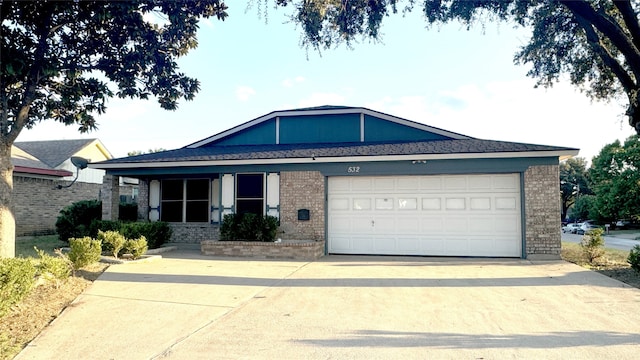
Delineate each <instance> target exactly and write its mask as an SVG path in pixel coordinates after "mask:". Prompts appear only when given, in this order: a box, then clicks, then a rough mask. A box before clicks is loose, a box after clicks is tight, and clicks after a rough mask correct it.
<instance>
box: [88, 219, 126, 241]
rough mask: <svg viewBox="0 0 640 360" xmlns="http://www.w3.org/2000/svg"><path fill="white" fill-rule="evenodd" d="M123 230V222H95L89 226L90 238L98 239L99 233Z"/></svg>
mask: <svg viewBox="0 0 640 360" xmlns="http://www.w3.org/2000/svg"><path fill="white" fill-rule="evenodd" d="M120 229H122V221H112V220H93V221H92V222H91V225H90V226H89V236H90V237H92V238H94V239H96V238H97V237H98V231H100V230H102V231H120Z"/></svg>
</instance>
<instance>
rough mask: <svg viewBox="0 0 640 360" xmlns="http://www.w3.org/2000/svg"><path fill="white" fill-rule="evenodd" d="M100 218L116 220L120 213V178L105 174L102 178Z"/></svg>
mask: <svg viewBox="0 0 640 360" xmlns="http://www.w3.org/2000/svg"><path fill="white" fill-rule="evenodd" d="M101 197H102V199H101V200H102V220H114V221H115V220H118V216H119V215H120V209H119V206H120V178H119V177H118V176H113V175H109V174H106V175H105V176H104V177H103V178H102V196H101Z"/></svg>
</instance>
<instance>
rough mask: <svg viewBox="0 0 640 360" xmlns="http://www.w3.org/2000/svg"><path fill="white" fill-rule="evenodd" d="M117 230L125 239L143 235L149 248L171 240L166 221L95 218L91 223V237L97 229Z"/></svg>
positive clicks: (96, 234) (154, 247)
mask: <svg viewBox="0 0 640 360" xmlns="http://www.w3.org/2000/svg"><path fill="white" fill-rule="evenodd" d="M100 230H102V231H118V232H119V233H121V234H122V235H124V237H125V238H127V239H137V238H139V237H140V236H144V237H145V238H146V239H147V245H148V246H149V248H150V249H156V248H159V247H160V246H162V245H164V244H165V243H167V242H169V241H170V240H171V234H172V230H171V227H170V226H169V224H168V223H166V222H162V221H155V222H122V221H109V220H96V221H94V222H92V223H91V231H90V235H89V236H91V237H94V238H95V237H97V236H98V231H100Z"/></svg>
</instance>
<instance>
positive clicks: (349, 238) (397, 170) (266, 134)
mask: <svg viewBox="0 0 640 360" xmlns="http://www.w3.org/2000/svg"><path fill="white" fill-rule="evenodd" d="M577 154H578V150H577V149H574V148H566V147H557V146H547V145H533V144H524V143H514V142H505V141H494V140H482V139H476V138H472V137H470V136H466V135H462V134H458V133H455V132H451V131H447V130H443V129H439V128H435V127H432V126H428V125H425V124H422V123H418V122H414V121H411V120H407V119H403V118H400V117H397V116H392V115H389V114H385V113H381V112H378V111H373V110H370V109H366V108H362V107H346V106H320V107H313V108H303V109H293V110H283V111H274V112H271V113H269V114H266V115H263V116H260V117H258V118H255V119H253V120H250V121H248V122H245V123H243V124H240V125H238V126H236V127H233V128H231V129H228V130H226V131H223V132H221V133H218V134H215V135H212V136H209V137H207V138H204V139H202V140H200V141H197V142H195V143H192V144H189V145H187V146H185V147H183V148H180V149H175V150H169V151H163V152H158V153H153V154H144V155H139V156H131V157H127V158H119V159H111V160H107V161H103V162H98V163H92V164H90V165H89V166H90V167H94V168H98V169H104V170H106V171H107V176H106V178H105V184H104V187H103V194H106V193H107V192H111V191H114V190H115V189H117V186H114V184H117V183H118V180H117V179H118V177H122V176H126V177H132V178H137V179H139V199H138V204H139V211H140V213H139V218H141V219H143V220H149V221H157V220H161V221H167V222H169V223H170V224H171V226H172V228H173V230H174V239H173V241H178V242H192V243H199V242H201V241H203V240H217V239H219V224H220V221H221V219H222V217H223V216H224V215H225V214H229V213H246V212H252V213H257V214H261V215H264V214H269V215H273V216H276V217H278V218H279V221H280V234H279V235H278V236H279V237H280V238H282V239H283V240H286V239H307V240H316V241H325V253H327V254H381V255H425V256H474V257H475V256H479V257H515V258H538V259H540V258H559V255H560V197H559V196H560V193H559V190H558V186H559V178H558V164H559V160H560V159H563V158H567V157H571V156H575V155H577ZM105 196H106V195H105ZM111 196H112V198H114V199H115V198H116V197H117V194H111ZM113 202H115V201H113ZM113 202H112V203H113ZM103 206H104V207H105V208H103V214H104V215H105V217H106V218H113V217H114V215H115V214H114V212H117V207H114V206H112V205H110V204H109V203H108V202H107V203H105V201H104V200H103Z"/></svg>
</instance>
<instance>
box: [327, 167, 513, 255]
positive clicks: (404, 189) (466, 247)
mask: <svg viewBox="0 0 640 360" xmlns="http://www.w3.org/2000/svg"><path fill="white" fill-rule="evenodd" d="M328 196H329V199H328V202H329V204H328V217H329V222H328V242H329V244H328V248H329V253H333V254H380V255H434V256H500V257H520V256H521V249H522V232H521V206H520V177H519V175H518V174H491V175H442V176H380V177H356V176H336V177H329V184H328Z"/></svg>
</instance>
